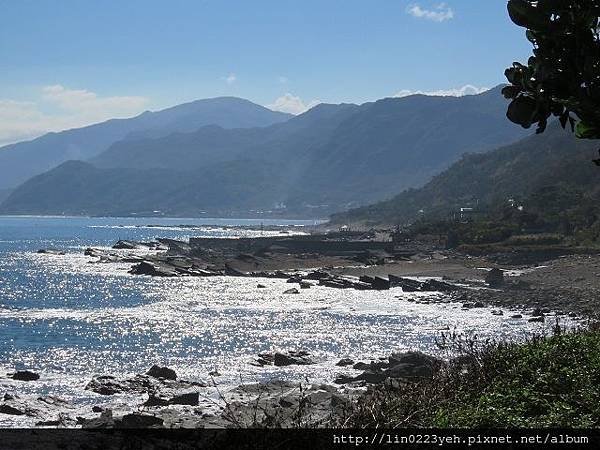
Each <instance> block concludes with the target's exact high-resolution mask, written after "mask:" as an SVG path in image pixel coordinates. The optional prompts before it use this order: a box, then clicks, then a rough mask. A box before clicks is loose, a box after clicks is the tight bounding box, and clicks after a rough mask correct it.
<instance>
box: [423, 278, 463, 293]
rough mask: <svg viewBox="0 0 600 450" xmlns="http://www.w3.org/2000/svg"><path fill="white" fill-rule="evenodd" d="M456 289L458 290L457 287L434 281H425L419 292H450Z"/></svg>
mask: <svg viewBox="0 0 600 450" xmlns="http://www.w3.org/2000/svg"><path fill="white" fill-rule="evenodd" d="M458 289H460V288H459V287H458V286H455V285H453V284H450V283H446V282H445V281H440V280H434V279H430V280H427V281H425V282H424V283H423V284H422V285H421V290H422V291H427V292H452V291H456V290H458Z"/></svg>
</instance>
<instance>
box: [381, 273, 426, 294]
mask: <svg viewBox="0 0 600 450" xmlns="http://www.w3.org/2000/svg"><path fill="white" fill-rule="evenodd" d="M388 279H389V280H390V285H391V286H392V287H401V288H402V291H403V292H418V291H421V290H422V286H423V283H421V282H420V281H416V280H411V279H409V278H402V277H397V276H395V275H391V274H390V275H388Z"/></svg>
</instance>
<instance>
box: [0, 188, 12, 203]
mask: <svg viewBox="0 0 600 450" xmlns="http://www.w3.org/2000/svg"><path fill="white" fill-rule="evenodd" d="M11 192H12V191H11V190H10V189H0V204H2V202H3V201H4V200H6V199H7V198H8V196H9V195H10V193H11Z"/></svg>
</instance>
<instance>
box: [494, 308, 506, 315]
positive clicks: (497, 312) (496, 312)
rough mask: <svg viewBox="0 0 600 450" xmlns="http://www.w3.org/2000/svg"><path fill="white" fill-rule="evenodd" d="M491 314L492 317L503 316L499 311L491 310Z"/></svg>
mask: <svg viewBox="0 0 600 450" xmlns="http://www.w3.org/2000/svg"><path fill="white" fill-rule="evenodd" d="M492 314H493V315H494V316H503V315H504V311H502V310H501V309H493V310H492Z"/></svg>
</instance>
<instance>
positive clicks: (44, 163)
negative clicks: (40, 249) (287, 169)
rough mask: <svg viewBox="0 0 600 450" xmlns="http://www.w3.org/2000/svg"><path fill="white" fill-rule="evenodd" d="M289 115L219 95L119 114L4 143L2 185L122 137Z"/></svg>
mask: <svg viewBox="0 0 600 450" xmlns="http://www.w3.org/2000/svg"><path fill="white" fill-rule="evenodd" d="M290 117H291V115H289V114H284V113H280V112H275V111H271V110H269V109H267V108H265V107H263V106H260V105H256V104H254V103H252V102H249V101H248V100H243V99H239V98H234V97H219V98H213V99H205V100H197V101H194V102H191V103H185V104H182V105H178V106H174V107H172V108H168V109H164V110H162V111H157V112H149V111H147V112H145V113H142V114H140V115H139V116H136V117H133V118H130V119H113V120H108V121H106V122H102V123H99V124H95V125H90V126H87V127H83V128H77V129H73V130H67V131H62V132H60V133H48V134H45V135H44V136H41V137H39V138H37V139H33V140H31V141H27V142H20V143H17V144H11V145H6V146H4V147H1V148H0V189H6V188H12V187H15V186H17V185H18V184H20V183H22V182H24V181H26V180H27V179H28V178H31V177H32V176H34V175H37V174H39V173H42V172H45V171H47V170H49V169H52V168H53V167H56V166H58V165H59V164H61V163H63V162H65V161H68V160H74V159H80V160H86V159H89V158H92V157H94V156H96V155H97V154H99V153H101V152H103V151H104V150H106V149H107V148H108V147H109V146H110V145H111V144H113V143H115V142H117V141H119V140H122V139H126V138H127V139H137V138H141V137H148V136H150V137H160V136H165V135H168V134H170V133H173V132H191V131H194V130H197V129H198V128H200V127H202V126H206V125H219V126H221V127H223V128H244V127H264V126H268V125H271V124H274V123H278V122H283V121H286V120H288V119H289V118H290Z"/></svg>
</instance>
